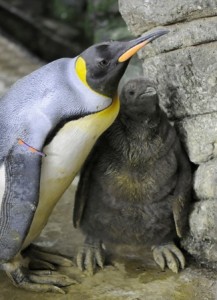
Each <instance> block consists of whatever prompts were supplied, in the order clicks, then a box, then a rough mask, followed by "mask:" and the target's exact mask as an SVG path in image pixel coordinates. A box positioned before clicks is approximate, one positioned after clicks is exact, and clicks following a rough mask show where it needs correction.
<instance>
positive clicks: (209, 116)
mask: <svg viewBox="0 0 217 300" xmlns="http://www.w3.org/2000/svg"><path fill="white" fill-rule="evenodd" d="M119 7H120V11H121V14H122V16H123V18H124V19H125V21H126V23H127V25H128V28H129V29H130V31H131V32H132V33H133V34H135V35H141V34H143V33H144V32H145V31H147V30H151V31H153V30H155V29H156V28H157V27H162V26H166V28H167V29H169V30H170V33H169V34H167V35H165V36H163V37H161V38H159V39H157V40H156V41H154V42H153V43H152V44H149V45H148V46H147V47H145V48H144V49H143V50H142V51H140V58H142V59H143V60H144V63H143V70H144V75H145V77H148V78H150V79H151V80H153V81H154V82H155V83H156V86H157V89H158V93H159V95H160V102H161V105H162V107H163V108H164V109H165V111H166V112H167V114H168V116H169V117H170V118H171V120H173V121H174V122H175V125H176V127H177V128H178V131H179V134H180V137H181V139H182V141H183V143H184V146H185V148H186V150H187V152H188V154H189V158H190V160H191V161H192V162H193V163H194V164H196V165H199V168H198V170H197V171H196V173H195V180H194V195H195V197H196V198H197V202H196V203H195V204H193V205H192V213H191V216H190V220H189V223H190V229H189V233H188V236H187V237H186V239H185V240H184V241H183V242H182V244H183V246H184V247H185V248H186V249H187V251H188V252H189V253H191V254H192V255H193V256H194V257H195V258H196V259H197V260H198V261H200V262H201V263H206V264H207V265H209V266H211V267H215V268H217V263H216V262H217V239H216V236H217V204H216V203H217V196H216V180H217V177H216V174H217V172H216V171H217V170H216V157H217V149H216V145H217V144H216V143H217V60H216V57H217V17H216V16H217V1H216V0H207V1H202V0H181V1H180V0H167V1H162V0H153V1H149V0H135V1H130V0H119Z"/></svg>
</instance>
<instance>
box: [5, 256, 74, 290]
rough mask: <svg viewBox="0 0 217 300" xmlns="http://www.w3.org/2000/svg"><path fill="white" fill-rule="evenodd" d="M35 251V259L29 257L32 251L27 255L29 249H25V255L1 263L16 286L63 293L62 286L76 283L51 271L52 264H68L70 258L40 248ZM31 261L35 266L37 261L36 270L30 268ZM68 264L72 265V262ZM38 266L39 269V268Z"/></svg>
mask: <svg viewBox="0 0 217 300" xmlns="http://www.w3.org/2000/svg"><path fill="white" fill-rule="evenodd" d="M35 251H36V252H37V255H36V257H37V258H36V259H35V261H34V259H33V260H32V258H31V255H33V251H32V250H31V251H30V253H31V255H29V256H28V254H29V253H28V252H29V251H27V253H25V257H23V256H22V255H19V256H17V257H16V258H14V259H13V260H11V261H10V262H8V263H5V264H3V265H2V267H3V270H4V271H5V272H6V274H7V275H8V277H9V278H10V279H11V281H12V283H13V284H14V285H15V286H16V287H19V288H23V289H25V290H29V291H33V292H41V293H46V292H52V293H60V294H65V291H64V290H63V289H62V287H66V286H69V285H72V284H75V283H77V281H75V280H73V279H71V278H69V277H68V276H65V275H62V274H60V273H58V272H55V271H53V268H54V265H53V264H55V265H57V264H58V265H61V266H69V261H70V260H68V259H65V258H64V257H61V256H58V255H54V254H50V253H49V254H48V253H46V252H41V251H40V250H34V253H36V252H35ZM39 253H40V255H39ZM39 257H40V258H39ZM32 261H33V262H34V263H35V266H36V262H38V266H37V270H32V269H31V262H32ZM70 262H71V261H70ZM70 265H72V262H71V264H70ZM40 268H41V270H39V269H40ZM45 268H46V270H45Z"/></svg>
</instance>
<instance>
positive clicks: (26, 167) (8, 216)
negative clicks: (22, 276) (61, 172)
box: [0, 144, 41, 262]
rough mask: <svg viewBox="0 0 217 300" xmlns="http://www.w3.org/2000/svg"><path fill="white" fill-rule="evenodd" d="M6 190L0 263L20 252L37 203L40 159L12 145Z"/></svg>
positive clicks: (0, 218)
mask: <svg viewBox="0 0 217 300" xmlns="http://www.w3.org/2000/svg"><path fill="white" fill-rule="evenodd" d="M4 166H5V170H6V188H5V192H4V196H3V199H2V205H1V210H0V261H1V262H7V261H9V260H10V259H12V258H13V257H14V256H15V255H16V254H17V253H19V251H20V250H21V248H22V244H23V241H24V240H25V237H26V235H27V233H28V231H29V228H30V225H31V222H32V219H33V216H34V213H35V211H36V208H37V205H38V201H39V187H40V171H41V156H40V155H38V154H36V153H31V152H30V151H27V150H26V149H24V148H23V147H21V146H20V145H18V144H17V145H15V146H14V147H13V149H12V150H11V151H10V153H9V154H8V156H7V157H6V158H5V161H4Z"/></svg>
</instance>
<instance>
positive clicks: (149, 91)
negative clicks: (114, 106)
mask: <svg viewBox="0 0 217 300" xmlns="http://www.w3.org/2000/svg"><path fill="white" fill-rule="evenodd" d="M120 100H121V113H122V114H124V115H127V117H128V118H131V119H138V118H142V117H144V116H147V115H152V114H154V113H155V111H156V108H157V106H158V104H159V100H158V95H157V91H156V89H155V87H154V84H153V83H152V82H151V81H149V80H147V79H144V78H137V79H132V80H129V81H128V82H127V83H125V85H124V86H123V88H122V91H121V94H120Z"/></svg>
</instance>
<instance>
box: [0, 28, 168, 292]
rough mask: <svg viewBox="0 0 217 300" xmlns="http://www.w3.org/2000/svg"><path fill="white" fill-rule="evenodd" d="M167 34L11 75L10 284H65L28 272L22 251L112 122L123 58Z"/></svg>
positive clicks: (7, 110)
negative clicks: (19, 76) (17, 76)
mask: <svg viewBox="0 0 217 300" xmlns="http://www.w3.org/2000/svg"><path fill="white" fill-rule="evenodd" d="M167 32H168V31H166V30H158V31H155V32H153V33H149V34H146V35H144V36H142V37H139V38H137V39H134V40H131V41H111V42H103V43H100V44H97V45H93V46H91V47H89V48H88V49H86V50H85V51H84V52H82V53H81V54H80V55H78V56H77V57H75V58H62V59H58V60H56V61H53V62H51V63H49V64H47V65H45V66H43V67H42V68H40V69H38V70H36V71H34V72H33V73H31V74H29V75H27V76H26V77H24V78H22V79H21V80H19V81H17V82H16V83H15V84H14V85H13V86H12V87H11V89H10V90H9V91H8V92H7V94H6V95H5V96H3V97H2V98H1V99H0V128H1V135H0V266H1V269H3V270H5V271H6V273H7V275H8V276H9V278H10V279H11V281H12V282H13V284H14V285H16V286H18V287H21V288H24V289H27V290H32V291H39V292H49V291H50V292H60V293H63V290H62V289H61V288H60V287H61V286H66V285H69V284H71V283H72V282H71V281H70V280H69V279H68V278H65V277H63V276H61V275H59V277H58V276H57V275H52V274H51V275H49V276H48V274H50V272H48V273H47V271H34V272H33V273H32V271H31V270H30V267H29V261H30V259H29V258H28V253H26V256H25V258H24V255H23V253H24V250H25V249H27V247H28V246H29V245H30V244H31V243H32V242H33V241H34V240H35V238H36V237H38V236H39V234H40V232H41V231H42V229H43V228H44V226H45V225H46V223H47V220H48V217H49V215H50V214H51V212H52V209H53V207H54V206H55V204H56V203H57V201H58V200H59V199H60V197H61V196H62V194H63V193H64V192H65V190H66V189H67V188H68V187H69V185H70V184H71V182H72V180H73V179H74V177H75V175H76V174H77V172H78V171H79V169H80V168H81V166H82V164H83V162H84V161H85V159H86V157H87V155H88V154H89V152H90V150H91V148H92V147H93V145H94V143H95V142H96V140H97V138H98V137H99V136H100V135H101V134H102V133H103V132H104V131H105V130H106V129H107V128H108V127H109V126H110V125H111V124H112V122H113V121H114V120H115V118H116V116H117V114H118V111H119V99H118V97H117V96H116V93H117V86H118V83H119V80H120V79H121V77H122V75H123V74H124V72H125V69H126V67H127V64H128V62H129V60H130V58H131V57H132V56H133V55H134V54H135V53H136V52H137V51H138V50H139V49H141V48H142V47H144V46H145V45H146V44H148V43H149V42H151V41H153V40H154V39H156V38H158V37H160V36H162V35H164V34H165V33H167ZM36 254H37V251H35V255H36ZM36 256H37V255H36ZM43 258H45V260H47V261H49V259H48V258H47V256H46V253H40V252H39V255H38V257H37V259H38V263H39V262H40V263H42V260H43ZM50 261H51V262H54V263H55V262H56V260H55V257H52V258H51V259H50ZM47 265H48V263H47ZM45 266H46V264H42V267H43V269H44V267H45Z"/></svg>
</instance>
